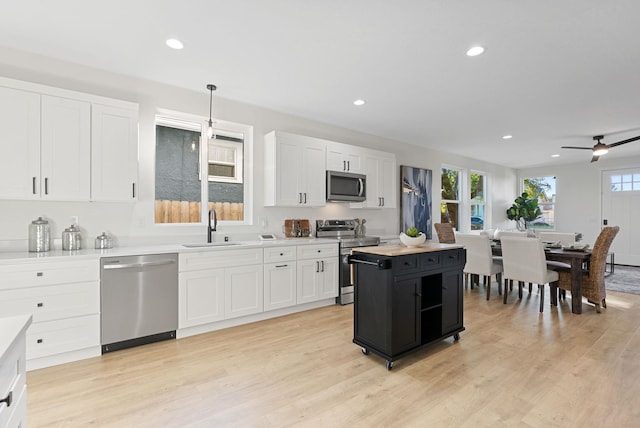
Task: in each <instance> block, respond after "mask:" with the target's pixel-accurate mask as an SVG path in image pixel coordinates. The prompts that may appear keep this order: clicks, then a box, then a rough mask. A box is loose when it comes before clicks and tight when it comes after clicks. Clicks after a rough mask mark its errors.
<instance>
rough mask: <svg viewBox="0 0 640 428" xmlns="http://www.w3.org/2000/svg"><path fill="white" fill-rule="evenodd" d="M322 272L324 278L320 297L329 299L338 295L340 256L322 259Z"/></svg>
mask: <svg viewBox="0 0 640 428" xmlns="http://www.w3.org/2000/svg"><path fill="white" fill-rule="evenodd" d="M320 273H321V274H322V279H321V281H320V283H319V284H318V285H319V290H318V298H319V299H328V298H331V297H337V296H338V275H339V272H338V258H337V257H336V258H330V259H322V260H320Z"/></svg>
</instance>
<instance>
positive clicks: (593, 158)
mask: <svg viewBox="0 0 640 428" xmlns="http://www.w3.org/2000/svg"><path fill="white" fill-rule="evenodd" d="M599 158H600V156H597V155H593V157H592V158H591V162H592V163H593V162H598V159H599Z"/></svg>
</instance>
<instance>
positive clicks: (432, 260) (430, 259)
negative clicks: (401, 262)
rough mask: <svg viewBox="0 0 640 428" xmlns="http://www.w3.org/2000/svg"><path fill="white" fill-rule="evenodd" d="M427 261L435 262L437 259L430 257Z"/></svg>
mask: <svg viewBox="0 0 640 428" xmlns="http://www.w3.org/2000/svg"><path fill="white" fill-rule="evenodd" d="M427 261H428V262H435V261H436V259H432V258H428V259H427Z"/></svg>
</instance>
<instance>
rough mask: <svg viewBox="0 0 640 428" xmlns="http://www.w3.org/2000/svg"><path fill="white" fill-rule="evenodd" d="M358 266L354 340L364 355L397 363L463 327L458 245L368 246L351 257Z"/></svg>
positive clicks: (461, 253) (463, 254) (461, 251)
mask: <svg viewBox="0 0 640 428" xmlns="http://www.w3.org/2000/svg"><path fill="white" fill-rule="evenodd" d="M349 262H350V263H351V264H352V265H353V267H354V279H355V284H354V285H355V290H354V292H355V294H354V337H353V342H354V343H355V344H357V345H359V346H361V347H362V352H363V353H364V354H365V355H368V354H369V353H370V352H373V353H374V354H377V355H379V356H381V357H382V358H384V359H385V360H386V363H387V364H386V366H387V369H388V370H391V368H392V367H393V362H394V361H395V360H397V359H399V358H401V357H403V356H405V355H407V354H409V353H411V352H414V351H416V350H418V349H419V348H421V347H423V346H425V345H428V344H430V343H433V342H436V341H440V340H442V339H445V338H448V337H451V336H453V338H454V340H456V341H457V340H458V339H460V332H461V331H463V330H464V325H463V314H462V311H463V302H462V297H463V296H462V287H463V273H462V271H463V268H464V265H465V262H466V251H465V250H464V249H463V248H462V247H459V246H454V245H443V244H423V246H420V247H416V248H407V247H403V246H388V247H364V248H358V249H354V251H353V254H352V255H351V256H349Z"/></svg>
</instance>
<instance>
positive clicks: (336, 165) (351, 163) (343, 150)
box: [327, 144, 364, 173]
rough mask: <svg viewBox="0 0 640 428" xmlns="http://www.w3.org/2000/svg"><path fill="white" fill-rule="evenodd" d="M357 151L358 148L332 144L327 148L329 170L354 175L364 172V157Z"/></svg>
mask: <svg viewBox="0 0 640 428" xmlns="http://www.w3.org/2000/svg"><path fill="white" fill-rule="evenodd" d="M357 150H358V149H357V148H356V147H349V146H344V147H343V145H342V144H340V145H332V144H330V145H329V147H327V169H328V170H331V171H344V172H353V173H361V172H363V171H364V165H363V164H364V161H363V156H362V155H361V154H360V153H358V152H357Z"/></svg>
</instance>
